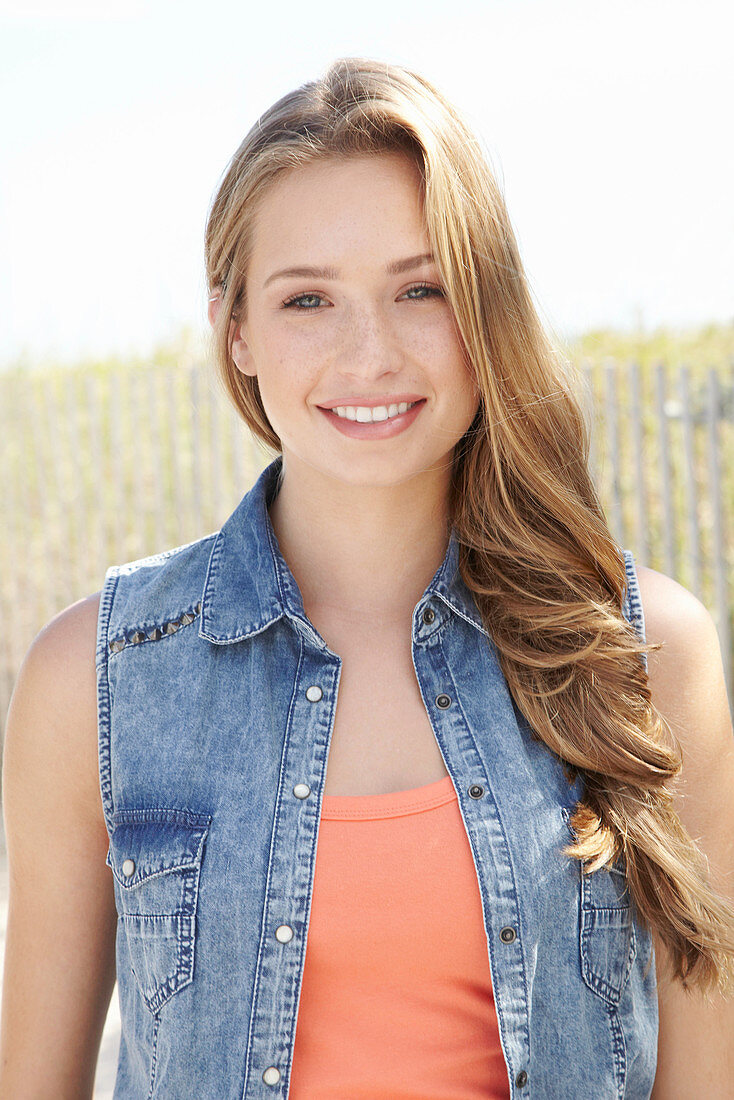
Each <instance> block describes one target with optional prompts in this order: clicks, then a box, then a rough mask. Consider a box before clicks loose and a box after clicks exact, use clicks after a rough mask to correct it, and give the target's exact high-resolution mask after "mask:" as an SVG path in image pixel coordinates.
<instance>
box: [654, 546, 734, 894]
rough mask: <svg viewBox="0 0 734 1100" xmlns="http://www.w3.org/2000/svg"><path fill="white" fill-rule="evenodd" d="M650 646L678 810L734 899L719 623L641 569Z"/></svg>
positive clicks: (731, 750) (733, 798)
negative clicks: (672, 748) (675, 759)
mask: <svg viewBox="0 0 734 1100" xmlns="http://www.w3.org/2000/svg"><path fill="white" fill-rule="evenodd" d="M638 578H639V582H640V595H641V598H642V608H643V612H644V615H645V632H646V637H647V641H648V642H661V643H662V646H661V648H660V649H659V650H657V651H656V652H654V653H650V654H649V655H648V670H649V677H648V681H649V687H650V693H651V698H652V701H653V703H654V704H655V706H656V707H657V709H658V711H659V712H660V713H661V714H662V716H663V718H665V719H666V721H667V722H668V724H669V726H670V728H671V730H672V732H673V733H674V734H675V736H676V738H677V740H678V743H679V745H680V748H681V753H682V763H683V770H682V773H681V775H680V777H679V782H678V786H677V792H676V799H675V802H674V804H675V807H676V809H677V811H678V813H679V815H680V818H681V821H682V822H683V824H684V826H685V827H686V829H687V830H688V832H689V833H690V834H691V836H693V837H694V838H695V839H697V840H699V841H701V840H702V841H703V849H704V852H705V853H706V854H707V855H708V857H709V858H710V860H711V864H712V866H713V868H714V869H715V871H717V872H718V874H719V875H721V881H722V882H723V883H724V886H725V889H726V890H727V892H732V896H733V897H734V729H732V718H731V711H730V709H729V700H728V697H727V691H726V681H725V676H724V664H723V658H722V652H721V645H720V641H719V635H718V631H717V629H716V623H715V621H714V619H713V616H712V615H711V613H710V612H709V611H708V610H707V608H706V607H705V606H704V604H703V603H701V601H700V600H699V599H698V598H697V597H696V596H694V595H693V593H692V592H689V591H688V590H687V589H686V588H684V587H683V586H682V585H680V584H678V583H677V581H674V580H673V579H672V578H671V577H668V576H665V575H664V574H663V573H658V572H656V571H655V570H654V569H645V568H638Z"/></svg>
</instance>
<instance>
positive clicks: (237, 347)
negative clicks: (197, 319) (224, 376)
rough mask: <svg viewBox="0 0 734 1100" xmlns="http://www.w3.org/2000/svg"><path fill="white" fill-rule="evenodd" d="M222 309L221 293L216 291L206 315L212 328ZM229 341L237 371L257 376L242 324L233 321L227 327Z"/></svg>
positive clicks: (244, 327)
mask: <svg viewBox="0 0 734 1100" xmlns="http://www.w3.org/2000/svg"><path fill="white" fill-rule="evenodd" d="M221 308H222V296H221V292H220V291H217V292H216V293H215V294H214V295H213V296H212V297H211V298H210V299H209V308H208V310H207V313H208V315H209V324H210V325H211V326H212V327H214V325H215V324H216V321H217V318H218V316H219V311H220V309H221ZM229 341H230V347H231V349H232V359H233V361H234V365H235V366H236V367H237V370H239V371H242V373H243V374H247V375H250V377H252V378H254V377H255V376H256V374H257V371H256V369H255V365H254V363H253V360H252V355H251V354H250V348H249V346H248V343H247V337H246V324H245V323H242V324H241V325H238V324H237V322H236V321H235V320H234V319H233V320H232V321H230V325H229Z"/></svg>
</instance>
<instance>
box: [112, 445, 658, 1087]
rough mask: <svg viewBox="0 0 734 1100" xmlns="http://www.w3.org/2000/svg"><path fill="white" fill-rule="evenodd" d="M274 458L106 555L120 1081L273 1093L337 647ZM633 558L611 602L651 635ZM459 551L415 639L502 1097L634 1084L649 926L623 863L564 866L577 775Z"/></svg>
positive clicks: (299, 961)
mask: <svg viewBox="0 0 734 1100" xmlns="http://www.w3.org/2000/svg"><path fill="white" fill-rule="evenodd" d="M280 463H281V460H280V459H279V458H278V459H276V460H275V461H274V462H272V463H271V464H270V465H269V466H268V467H267V469H266V470H265V471H264V472H263V473H262V474H261V475H260V477H259V479H258V480H257V482H256V484H255V485H254V487H253V488H252V489H251V490H250V491H249V492H248V493H247V494H246V495H245V496H244V497H243V499H242V500H241V501H240V503H239V504H238V506H237V507H236V509H235V510H234V512H233V513H232V515H231V516H230V517H229V519H228V520H227V521H226V523H225V524H224V525H223V527H222V528H221V530H219V531H216V532H214V533H212V534H210V535H207V536H205V537H203V538H201V539H198V540H197V541H195V542H191V543H187V544H185V545H183V546H178V547H175V548H173V549H170V550H166V551H164V552H163V553H159V554H155V555H152V556H150V557H147V558H142V559H141V560H139V561H133V562H128V563H126V564H124V565H115V566H111V567H110V568H109V569H108V570H107V573H106V575H105V579H104V585H103V589H102V596H101V602H100V609H99V618H98V634H97V651H96V666H97V684H98V724H99V774H100V787H101V795H102V803H103V808H104V814H105V819H106V824H107V830H108V833H109V850H108V853H107V864H108V866H109V867H110V869H111V873H112V875H113V876H114V883H113V884H114V892H115V902H116V906H117V911H118V922H117V940H116V961H117V981H118V993H119V1001H120V1016H121V1021H122V1031H121V1040H120V1053H119V1061H118V1067H117V1078H116V1084H115V1090H114V1097H115V1100H143V1098H148V1100H152V1098H154V1097H156V1098H157V1097H164V1098H166V1100H193V1098H196V1100H255V1098H256V1097H257V1098H258V1100H259V1098H263V1100H265V1098H273V1100H274V1098H276V1097H279V1098H281V1097H287V1096H288V1090H289V1077H290V1067H291V1055H292V1052H293V1049H294V1040H295V1031H296V1021H297V1013H298V1002H299V991H300V983H301V977H302V973H303V968H304V959H305V952H306V940H307V934H308V924H309V912H310V906H311V893H312V887H313V877H314V866H315V857H316V845H317V839H318V831H319V819H320V811H321V801H322V794H323V789H324V782H325V777H326V767H327V760H328V754H329V744H330V737H331V731H332V725H333V721H334V713H335V708H336V700H337V689H338V686H339V675H340V670H341V660H340V658H339V657H338V656H337V655H336V654H334V653H332V652H331V650H329V648H328V647H327V645H326V644H325V642H324V640H323V639H322V638H321V637H320V635H319V634H318V632H317V631H316V630H315V628H314V627H313V626H312V624H311V623H310V622H309V620H308V618H307V617H306V614H305V612H304V608H303V602H302V599H301V596H300V592H299V590H298V587H297V585H296V582H295V579H294V577H293V575H292V573H291V572H290V570H289V568H288V566H287V564H286V562H285V560H284V558H283V557H282V555H281V553H280V551H279V549H278V544H277V541H276V538H275V534H274V531H273V528H272V526H271V524H270V520H269V517H268V513H267V506H268V503H269V502H270V500H272V498H273V494H274V493H275V492H277V482H276V478H277V474H278V472H279V469H280ZM625 560H626V570H627V580H628V583H627V590H626V594H625V601H624V613H625V615H626V617H627V619H628V620H629V621H631V622H633V623H634V624H635V625H636V627H637V629H638V630H639V631H640V633H641V634H642V635H643V637H644V621H643V615H642V606H641V602H640V597H639V590H638V587H637V579H636V573H635V566H634V560H633V557H632V554H631V553H630V552H629V551H625ZM457 565H458V545H457V543H456V541H455V538H454V536H453V535H452V536H451V540H450V543H449V547H448V550H447V553H446V557H445V559H444V561H443V564H442V565H441V567H440V568H439V569H438V570H437V572H436V574H435V575H434V577H433V579H432V581H431V583H430V584H429V585H428V587H427V588H426V590H425V592H424V593H423V595H422V597H421V599H420V601H419V602H418V604H417V605H416V607H415V610H414V612H413V619H412V654H413V662H414V665H415V671H416V675H417V679H418V684H419V687H420V691H421V695H422V697H423V701H424V704H425V707H426V711H427V713H428V716H429V718H430V721H431V724H432V727H433V730H434V733H435V736H436V740H437V742H438V745H439V747H440V749H441V753H442V755H443V759H444V762H445V764H446V769H447V771H448V773H449V774H450V776H451V778H452V780H453V784H454V788H455V791H456V794H457V797H458V802H459V807H460V811H461V815H462V819H463V822H464V825H465V828H466V833H467V837H468V840H469V844H470V847H471V851H472V855H473V860H474V864H475V867H476V874H477V882H478V887H479V893H480V896H481V902H482V909H483V918H484V926H485V929H486V936H487V954H488V962H489V966H490V974H491V980H492V987H493V992H494V998H495V1005H496V1011H497V1020H498V1024H499V1034H500V1039H501V1044H502V1050H503V1053H504V1057H505V1062H506V1066H507V1073H508V1083H509V1093H510V1095H511V1097H512V1098H513V1100H590V1098H592V1097H593V1098H594V1100H613V1098H619V1100H622V1098H626V1100H648V1098H649V1096H650V1093H651V1090H652V1085H653V1081H654V1077H655V1069H656V1062H657V1034H658V1002H657V986H656V973H655V958H654V950H653V941H652V936H651V933H650V932H649V931H648V930H646V929H645V928H644V927H642V926H641V924H640V923H639V922H638V919H637V914H636V910H635V908H634V903H633V902H632V901H631V897H630V894H629V891H628V890H626V888H625V887H626V879H625V868H624V863H623V857H620V858H619V859H618V861H617V862H616V863H615V865H614V866H612V867H611V868H604V869H602V870H601V871H598V872H596V873H595V874H593V875H591V876H582V874H581V865H580V863H579V861H578V860H575V859H570V858H569V857H567V856H564V855H563V854H562V853H561V849H562V848H563V847H564V846H565V845H567V844H568V843H569V842H570V841H571V840H572V839H573V834H572V833H571V830H570V825H569V817H570V814H571V813H572V811H573V808H574V805H575V803H576V801H577V799H578V798H579V797H580V796H581V794H582V790H583V787H582V782H583V777H582V776H581V775H578V776H577V777H576V780H575V782H574V783H573V784H570V783H569V779H568V777H567V775H566V773H565V770H564V768H563V765H562V763H561V761H560V760H559V759H558V758H557V757H556V756H555V755H554V754H553V753H551V751H550V750H549V749H548V748H547V746H545V745H544V744H543V743H542V742H540V741H539V740H538V739H537V738H534V737H533V735H532V733H531V730H530V728H529V726H528V724H527V722H526V721H525V719H524V718H523V717H522V715H521V714H520V712H519V711H518V710H517V708H516V706H515V704H514V702H513V700H512V697H511V695H510V693H509V690H508V687H507V683H506V680H505V678H504V676H503V674H502V672H501V670H500V666H499V663H498V659H497V655H496V650H495V648H494V645H493V643H492V641H491V639H490V637H489V636H488V634H487V633H486V632H485V630H484V628H483V626H482V622H481V619H480V616H479V613H478V610H477V607H476V604H475V603H474V600H473V598H472V596H471V594H470V593H469V591H468V589H467V588H466V587H465V585H464V584H463V582H462V581H461V579H460V575H459V572H458V568H457ZM642 659H643V660H644V659H645V658H644V656H643V658H642ZM440 898H441V884H440V883H439V882H437V883H436V904H437V905H439V904H440ZM458 931H459V932H460V930H458ZM416 981H420V975H416Z"/></svg>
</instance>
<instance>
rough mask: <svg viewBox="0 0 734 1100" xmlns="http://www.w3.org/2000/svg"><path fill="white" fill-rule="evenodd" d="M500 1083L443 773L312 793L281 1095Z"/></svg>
mask: <svg viewBox="0 0 734 1100" xmlns="http://www.w3.org/2000/svg"><path fill="white" fill-rule="evenodd" d="M509 1095H510V1091H509V1079H508V1074H507V1068H506V1066H505V1060H504V1056H503V1053H502V1048H501V1046H500V1037H499V1030H498V1025H497V1015H496V1012H495V1005H494V996H493V994H492V983H491V977H490V969H489V959H488V957H487V937H486V933H485V929H484V921H483V919H482V904H481V897H480V893H479V884H478V882H477V876H476V870H475V867H474V861H473V858H472V853H471V848H470V846H469V839H468V837H467V835H466V830H465V828H464V823H463V820H462V817H461V811H460V809H459V804H458V800H457V797H456V792H455V791H454V787H453V783H452V780H451V776H448V775H447V776H445V777H444V778H443V779H441V780H439V782H437V783H431V784H429V785H428V786H425V787H418V788H415V789H413V790H408V791H396V792H393V793H390V794H380V795H359V796H356V795H339V796H337V795H332V796H324V799H323V804H322V813H321V824H320V827H319V838H318V845H317V854H316V867H315V871H314V888H313V896H312V902H311V916H310V922H309V929H308V938H307V945H306V959H305V964H304V972H303V981H302V986H301V998H300V1002H299V1006H298V1017H297V1025H296V1039H295V1046H294V1050H293V1063H292V1068H291V1083H290V1089H289V1096H290V1098H291V1100H347V1098H348V1100H429V1098H430V1100H480V1098H481V1100H506V1098H508V1097H509Z"/></svg>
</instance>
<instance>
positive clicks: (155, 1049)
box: [147, 1013, 161, 1100]
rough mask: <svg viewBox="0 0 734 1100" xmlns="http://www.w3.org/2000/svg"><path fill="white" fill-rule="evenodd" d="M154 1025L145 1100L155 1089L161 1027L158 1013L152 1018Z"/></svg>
mask: <svg viewBox="0 0 734 1100" xmlns="http://www.w3.org/2000/svg"><path fill="white" fill-rule="evenodd" d="M154 1020H155V1023H154V1025H153V1057H152V1058H151V1062H150V1087H149V1089H148V1096H147V1100H150V1098H151V1096H152V1095H153V1089H154V1087H155V1075H156V1070H157V1068H158V1032H159V1030H160V1026H161V1018H160V1016H159V1014H158V1013H156V1014H155V1016H154Z"/></svg>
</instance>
